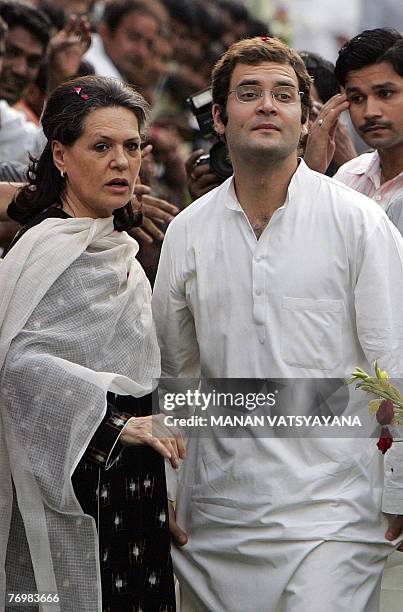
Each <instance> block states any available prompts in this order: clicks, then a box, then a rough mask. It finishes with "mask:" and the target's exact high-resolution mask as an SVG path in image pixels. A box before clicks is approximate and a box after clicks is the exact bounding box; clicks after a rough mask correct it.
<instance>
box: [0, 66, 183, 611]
mask: <svg viewBox="0 0 403 612" xmlns="http://www.w3.org/2000/svg"><path fill="white" fill-rule="evenodd" d="M146 116H147V105H146V102H145V101H144V99H143V98H142V97H141V96H140V95H139V94H138V93H136V92H135V91H134V90H133V89H131V88H130V87H128V86H126V85H124V84H122V83H120V82H118V81H115V80H113V79H105V78H102V77H94V76H90V77H82V78H79V79H75V80H73V81H70V82H67V83H65V84H63V85H61V86H59V87H58V88H57V89H56V90H54V92H53V93H52V94H51V96H50V98H49V100H48V103H47V106H46V109H45V112H44V115H43V118H42V125H43V129H44V133H45V135H46V137H47V145H46V147H45V149H44V151H43V153H42V155H41V157H40V158H39V160H38V161H35V162H33V163H32V165H31V168H30V172H29V181H30V182H29V184H28V185H26V186H24V187H23V188H22V189H21V190H20V192H19V194H18V196H17V197H16V199H15V202H14V203H13V204H12V205H11V206H10V208H9V214H10V216H12V217H13V218H14V219H15V220H16V221H18V222H20V223H22V224H23V225H24V227H23V229H22V230H21V231H20V233H19V234H18V235H17V238H16V240H15V241H14V245H13V246H12V248H11V250H10V252H9V253H8V254H7V256H6V257H5V259H4V261H3V262H2V263H1V267H0V283H1V287H2V295H1V297H0V321H1V324H2V327H1V334H0V367H1V368H2V371H1V396H0V399H1V421H0V425H1V428H0V435H1V441H0V466H1V467H0V471H1V473H0V489H1V491H0V516H1V521H0V524H1V527H0V551H1V552H0V559H1V566H0V567H3V564H4V565H5V571H4V572H3V571H1V572H0V586H1V587H2V589H3V590H5V593H6V596H5V597H6V601H7V598H8V594H9V593H13V592H14V593H16V592H21V591H24V592H26V593H38V595H37V596H36V597H35V596H34V597H33V598H31V602H32V601H33V602H35V601H37V599H38V598H40V597H42V598H43V597H44V596H45V597H48V598H49V599H48V601H51V600H52V598H53V602H56V604H58V606H59V607H57V605H56V606H55V607H52V608H51V609H52V610H58V609H59V610H61V611H62V612H70V611H71V612H77V611H78V610H80V611H84V610H85V612H100V610H104V611H112V612H126V611H129V610H130V612H133V611H136V612H139V611H140V610H143V612H145V611H147V612H154V611H155V612H172V611H173V610H174V588H173V578H172V569H171V559H170V553H169V531H168V512H167V500H166V488H165V475H164V467H163V461H164V459H163V458H164V457H166V458H169V459H170V461H171V463H172V465H174V466H176V465H177V464H178V461H179V458H180V457H183V456H184V447H183V444H182V442H181V440H180V439H176V438H168V437H166V438H161V437H160V436H157V434H156V432H155V429H153V427H152V417H151V416H148V415H147V412H148V413H149V408H148V406H149V401H148V399H144V396H146V394H149V393H150V391H151V389H152V379H153V378H156V377H158V376H159V367H160V361H159V350H158V346H157V342H156V337H155V333H154V328H153V324H152V318H151V309H150V287H149V284H148V281H147V280H146V278H145V275H144V272H143V270H142V268H141V266H140V265H139V263H138V262H137V261H136V259H135V255H136V253H137V249H138V246H137V243H136V242H135V241H134V240H133V239H132V238H130V237H129V236H128V235H127V233H126V232H125V231H124V230H126V229H129V228H130V227H131V226H132V225H133V223H134V222H135V214H134V213H133V209H132V207H131V204H130V199H131V195H132V193H133V187H134V183H135V181H136V177H137V175H138V172H139V167H140V160H141V153H140V139H141V135H140V134H141V130H142V128H143V127H144V122H145V120H146ZM136 398H140V399H136ZM144 444H145V445H148V447H147V448H145V447H144V446H143V447H139V446H138V445H144ZM136 447H137V448H136ZM6 551H7V554H6ZM101 591H102V596H101ZM3 596H4V592H3V593H2V594H0V600H2V599H1V598H2V597H3ZM42 601H43V599H42ZM101 601H102V603H101ZM6 605H7V604H6ZM6 609H8V608H7V607H6ZM13 609H14V608H13ZM43 609H44V610H45V609H47V608H43Z"/></svg>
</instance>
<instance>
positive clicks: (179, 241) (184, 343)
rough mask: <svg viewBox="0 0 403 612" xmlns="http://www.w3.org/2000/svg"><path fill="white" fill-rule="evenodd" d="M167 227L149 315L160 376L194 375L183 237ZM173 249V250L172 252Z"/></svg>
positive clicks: (171, 490)
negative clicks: (156, 338)
mask: <svg viewBox="0 0 403 612" xmlns="http://www.w3.org/2000/svg"><path fill="white" fill-rule="evenodd" d="M172 229H173V228H171V227H170V228H168V231H167V234H166V236H165V239H164V243H163V245H162V250H161V257H160V261H159V265H158V272H157V276H156V280H155V285H154V293H153V301H152V306H153V316H154V321H155V325H156V330H157V337H158V343H159V346H160V350H161V376H162V377H166V378H192V379H194V378H198V377H199V376H200V358H199V346H198V343H197V338H196V330H195V325H194V319H193V315H192V313H191V311H190V309H189V307H188V305H187V302H186V282H185V274H184V272H183V270H184V266H185V261H186V259H185V249H184V248H183V245H184V243H185V240H184V236H183V235H178V234H179V232H176V233H175V234H174V233H173V232H172ZM173 251H174V253H173ZM166 474H167V490H168V499H170V500H172V501H174V500H175V499H176V489H177V472H176V471H175V470H174V469H173V468H172V467H171V465H170V464H169V463H168V462H166Z"/></svg>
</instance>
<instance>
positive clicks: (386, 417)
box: [376, 400, 395, 425]
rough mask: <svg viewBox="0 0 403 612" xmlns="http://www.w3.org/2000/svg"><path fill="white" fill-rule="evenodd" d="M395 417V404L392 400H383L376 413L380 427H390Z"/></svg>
mask: <svg viewBox="0 0 403 612" xmlns="http://www.w3.org/2000/svg"><path fill="white" fill-rule="evenodd" d="M394 416H395V413H394V411H393V402H392V401H391V400H383V402H381V403H380V405H379V408H378V410H377V411H376V420H377V421H378V423H379V425H389V424H390V423H391V422H392V421H393V417H394Z"/></svg>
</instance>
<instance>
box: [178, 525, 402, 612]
mask: <svg viewBox="0 0 403 612" xmlns="http://www.w3.org/2000/svg"><path fill="white" fill-rule="evenodd" d="M199 518H200V521H199V525H198V526H199V528H200V529H201V530H203V529H204V523H205V517H204V516H203V515H202V516H201V517H199V516H197V518H196V520H197V519H199ZM210 535H211V533H210ZM214 536H215V539H214V543H215V544H217V545H216V546H213V547H212V546H211V542H209V541H208V540H207V539H203V538H202V537H200V538H198V544H199V545H200V543H201V545H202V548H201V549H199V548H198V549H197V550H194V547H193V546H192V541H190V542H189V544H187V546H186V548H184V549H183V557H182V555H181V557H179V559H178V563H179V565H180V563H181V560H182V558H183V560H184V561H185V560H186V558H187V557H192V558H194V559H195V560H196V563H194V564H193V566H192V570H193V574H192V580H191V582H189V583H186V584H184V586H183V587H181V590H180V603H181V607H180V610H181V612H196V611H197V612H212V611H213V610H214V612H229V611H231V612H347V611H349V610H351V611H354V612H379V580H380V573H381V571H382V567H383V565H384V563H385V556H386V555H387V554H388V552H389V553H390V547H388V546H387V545H384V544H378V545H375V546H374V545H373V544H362V543H360V544H357V543H356V542H354V543H350V542H324V541H315V540H314V541H310V540H308V541H306V542H301V541H295V542H286V543H285V542H278V541H271V542H270V543H269V544H268V545H267V544H265V543H264V542H261V545H260V552H261V558H260V559H259V558H257V555H256V548H254V549H253V550H252V551H250V552H251V554H250V556H249V555H248V552H249V551H248V549H247V548H246V547H245V548H243V549H242V550H239V549H238V548H237V547H236V546H228V540H227V548H226V550H225V553H224V555H223V553H222V548H221V542H222V540H223V529H222V526H221V525H220V524H219V522H218V523H217V524H216V525H215V529H214ZM203 555H206V558H208V563H209V580H210V581H211V583H214V582H215V580H216V579H217V577H218V576H219V577H220V581H221V582H222V583H223V584H226V585H228V586H227V589H226V591H225V593H224V596H223V597H222V598H221V597H220V595H219V594H217V593H215V592H213V593H210V594H209V595H210V598H209V599H206V600H205V601H203V603H201V602H200V599H199V598H198V585H199V583H200V581H203V574H202V573H201V575H200V574H199V571H200V570H199V567H198V564H197V562H198V561H201V562H202V560H203ZM240 555H242V560H243V566H242V587H243V588H242V591H241V592H240V591H239V589H234V588H233V584H234V582H236V581H237V580H239V574H238V573H237V571H238V568H237V562H238V558H239V556H240ZM233 562H235V563H234V564H233ZM200 569H201V570H202V572H203V563H202V565H201V568H200ZM357 576H358V577H359V579H358V580H357ZM364 576H365V579H364ZM256 594H258V600H259V601H262V602H264V605H263V607H259V608H258V607H256V604H255V602H256V599H257V597H256Z"/></svg>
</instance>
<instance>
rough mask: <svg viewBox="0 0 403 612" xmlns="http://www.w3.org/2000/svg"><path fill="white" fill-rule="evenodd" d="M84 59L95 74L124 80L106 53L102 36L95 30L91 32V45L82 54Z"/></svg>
mask: <svg viewBox="0 0 403 612" xmlns="http://www.w3.org/2000/svg"><path fill="white" fill-rule="evenodd" d="M84 59H85V60H88V61H89V62H91V64H92V65H93V66H94V69H95V73H96V74H99V75H100V76H105V77H112V78H114V79H119V81H124V78H123V76H122V75H121V73H120V72H119V70H118V69H117V68H116V66H115V64H114V63H113V62H112V60H111V59H110V57H109V55H107V53H106V51H105V47H104V44H103V42H102V38H101V37H100V35H99V34H97V33H96V32H95V33H93V34H91V46H90V48H89V49H88V51H87V52H86V54H85V55H84Z"/></svg>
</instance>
